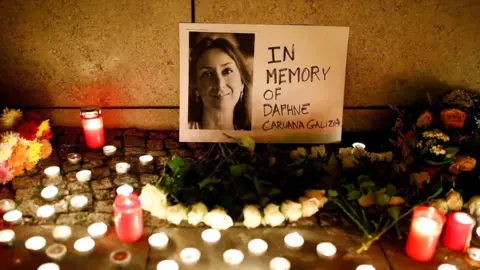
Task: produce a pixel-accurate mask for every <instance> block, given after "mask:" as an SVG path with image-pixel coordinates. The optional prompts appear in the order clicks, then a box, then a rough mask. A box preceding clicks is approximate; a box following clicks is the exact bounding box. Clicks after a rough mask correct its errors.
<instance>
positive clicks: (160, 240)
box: [148, 232, 168, 250]
mask: <svg viewBox="0 0 480 270" xmlns="http://www.w3.org/2000/svg"><path fill="white" fill-rule="evenodd" d="M148 243H149V244H150V246H151V247H152V248H154V249H159V250H161V249H165V248H166V247H167V245H168V236H167V235H166V234H165V233H164V232H160V233H154V234H152V235H150V237H148Z"/></svg>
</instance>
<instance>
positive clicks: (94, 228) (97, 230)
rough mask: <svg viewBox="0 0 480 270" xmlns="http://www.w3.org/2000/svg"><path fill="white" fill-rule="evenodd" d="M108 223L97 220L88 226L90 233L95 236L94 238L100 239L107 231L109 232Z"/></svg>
mask: <svg viewBox="0 0 480 270" xmlns="http://www.w3.org/2000/svg"><path fill="white" fill-rule="evenodd" d="M107 229H108V227H107V224H105V222H101V221H100V222H95V223H93V224H91V225H90V226H88V229H87V231H88V234H89V235H90V236H91V237H92V238H93V239H98V238H102V237H103V236H104V235H105V233H106V232H107Z"/></svg>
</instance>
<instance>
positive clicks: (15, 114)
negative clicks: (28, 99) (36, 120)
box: [0, 108, 23, 129]
mask: <svg viewBox="0 0 480 270" xmlns="http://www.w3.org/2000/svg"><path fill="white" fill-rule="evenodd" d="M22 117H23V113H22V112H21V111H20V110H15V109H9V108H5V109H3V114H2V117H1V118H0V128H2V129H11V128H13V127H14V126H15V124H16V123H17V122H18V121H20V120H22Z"/></svg>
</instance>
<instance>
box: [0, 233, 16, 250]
mask: <svg viewBox="0 0 480 270" xmlns="http://www.w3.org/2000/svg"><path fill="white" fill-rule="evenodd" d="M14 240H15V232H14V231H13V230H10V229H6V230H0V246H11V245H13V241H14Z"/></svg>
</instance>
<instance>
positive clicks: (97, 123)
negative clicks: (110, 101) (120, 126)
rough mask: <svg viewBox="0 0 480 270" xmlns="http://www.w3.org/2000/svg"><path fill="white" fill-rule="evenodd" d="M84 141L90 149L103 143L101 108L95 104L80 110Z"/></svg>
mask: <svg viewBox="0 0 480 270" xmlns="http://www.w3.org/2000/svg"><path fill="white" fill-rule="evenodd" d="M80 117H81V120H82V127H83V134H84V136H85V143H86V144H87V147H88V148H90V149H99V148H101V147H103V146H104V145H105V132H104V130H103V117H102V110H100V108H99V107H96V106H89V107H84V108H82V109H81V110H80Z"/></svg>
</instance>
